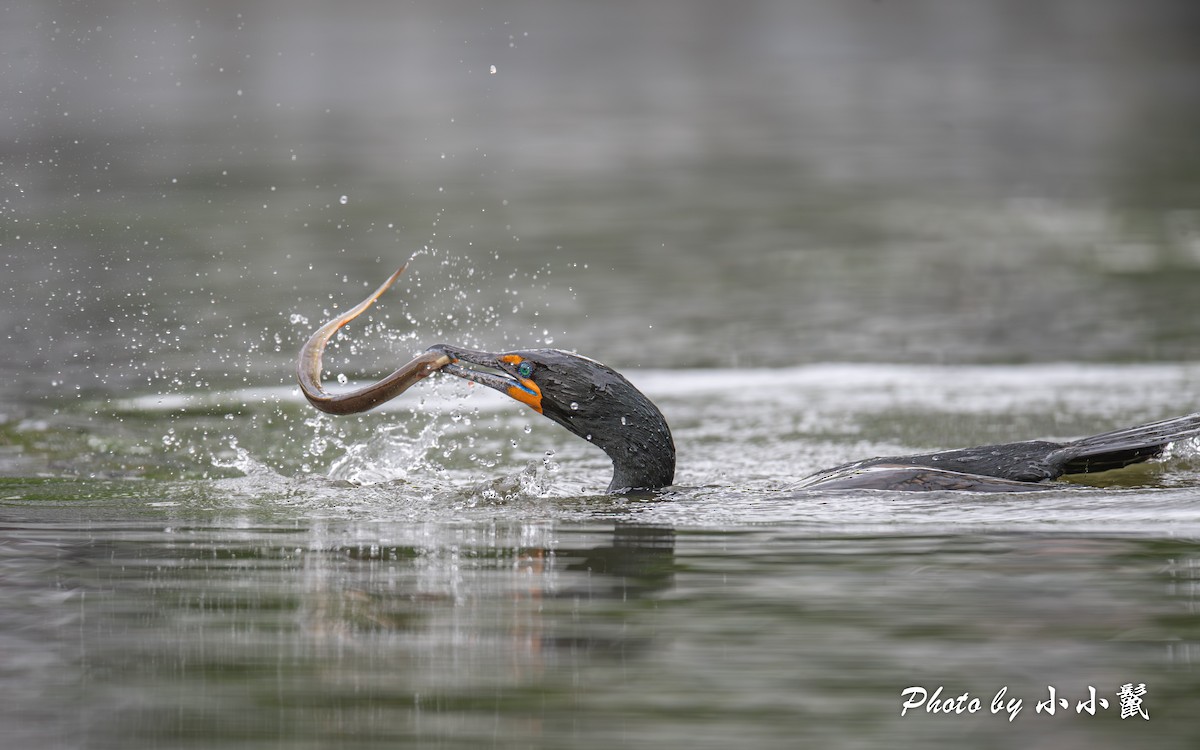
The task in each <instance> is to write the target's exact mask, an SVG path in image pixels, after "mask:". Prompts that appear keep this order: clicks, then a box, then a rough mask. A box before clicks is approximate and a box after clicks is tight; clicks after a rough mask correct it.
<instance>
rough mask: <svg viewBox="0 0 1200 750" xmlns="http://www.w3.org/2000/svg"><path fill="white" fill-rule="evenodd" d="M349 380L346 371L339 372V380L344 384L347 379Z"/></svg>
mask: <svg viewBox="0 0 1200 750" xmlns="http://www.w3.org/2000/svg"><path fill="white" fill-rule="evenodd" d="M349 380H350V379H349V378H347V377H346V373H344V372H339V373H338V376H337V382H339V383H341V384H342V385H345V384H346V383H347V381H349Z"/></svg>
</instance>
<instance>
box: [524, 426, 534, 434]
mask: <svg viewBox="0 0 1200 750" xmlns="http://www.w3.org/2000/svg"><path fill="white" fill-rule="evenodd" d="M531 432H533V428H532V427H530V426H529V425H525V434H526V435H528V434H529V433H531Z"/></svg>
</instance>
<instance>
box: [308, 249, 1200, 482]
mask: <svg viewBox="0 0 1200 750" xmlns="http://www.w3.org/2000/svg"><path fill="white" fill-rule="evenodd" d="M403 271H404V268H403V267H402V268H401V269H400V270H399V271H397V272H396V273H395V274H393V275H392V276H391V278H389V279H388V280H387V281H386V282H384V284H383V285H382V286H381V287H379V289H377V290H376V291H375V292H374V293H373V294H372V295H371V296H370V297H368V298H367V299H365V300H363V301H362V302H361V303H359V304H358V305H357V306H356V307H354V308H352V309H351V310H349V311H347V312H345V313H343V314H341V315H339V316H337V317H336V318H334V319H333V320H331V321H329V322H328V323H326V324H325V325H324V326H322V327H321V328H320V329H318V330H317V332H316V333H314V334H313V335H312V337H311V338H310V339H309V340H308V342H307V343H306V344H305V345H304V347H303V348H302V349H301V351H300V361H299V367H298V375H299V380H300V389H301V391H303V393H304V395H305V397H306V398H307V399H308V400H309V402H311V403H312V405H313V406H315V407H316V408H318V409H320V410H321V411H325V412H329V413H331V414H353V413H357V412H363V411H367V410H368V409H371V408H373V407H375V406H378V405H379V404H381V403H383V402H384V401H387V400H388V399H391V398H394V397H395V396H398V395H399V394H400V393H402V392H403V391H404V390H406V389H407V388H408V387H409V386H411V385H413V384H414V383H416V382H417V381H419V380H421V379H422V378H425V377H428V376H429V375H431V374H433V373H434V372H443V373H446V374H449V375H456V376H458V377H460V378H465V379H467V380H470V381H473V382H475V383H479V384H481V385H485V386H488V387H489V388H493V389H495V390H497V391H500V392H501V393H504V394H506V395H508V396H510V397H511V398H513V399H515V400H517V401H520V402H521V403H523V404H525V405H527V406H529V407H530V408H531V409H533V410H534V411H536V412H537V413H539V414H541V415H543V416H546V417H548V418H550V419H551V420H553V421H555V422H557V423H558V424H560V425H562V426H563V427H565V428H567V429H568V430H570V431H571V432H572V433H574V434H575V435H578V436H579V437H581V438H583V439H584V440H587V441H588V442H590V443H592V444H594V445H596V446H597V447H599V448H601V449H602V450H603V451H604V452H605V453H607V454H608V456H609V458H611V459H612V462H613V478H612V482H611V483H610V484H609V486H608V491H609V492H625V491H630V490H656V489H660V488H662V487H666V486H668V485H670V484H671V483H672V482H673V481H674V479H675V444H674V442H673V441H672V439H671V430H670V428H669V427H668V426H667V421H666V419H664V418H663V415H662V412H660V411H659V410H658V407H656V406H655V405H654V404H653V403H652V402H651V401H650V399H648V398H646V396H645V395H643V394H642V392H641V391H639V390H638V389H637V388H634V387H633V385H631V384H630V382H629V381H628V380H626V379H625V378H624V376H622V375H621V374H620V373H619V372H617V371H616V370H613V369H612V368H611V367H608V366H606V365H602V364H600V363H599V362H596V361H595V360H591V359H588V358H587V357H582V356H580V355H578V354H572V353H570V352H564V351H560V350H558V349H527V350H517V351H510V352H502V353H491V352H482V351H474V350H471V349H461V348H458V347H454V346H449V345H446V344H438V345H436V346H432V347H430V348H429V349H428V350H426V351H425V353H423V354H421V355H420V356H418V357H417V358H415V359H414V360H412V361H411V362H409V363H408V364H407V365H404V366H403V367H401V368H400V369H398V370H396V371H395V372H393V373H392V374H391V375H389V376H388V377H386V378H384V379H383V380H380V381H378V382H377V383H373V384H371V385H368V386H366V387H363V388H360V389H358V390H354V391H350V392H347V393H342V394H338V395H330V394H328V393H326V392H325V391H324V390H323V389H322V388H321V382H320V376H321V355H322V353H323V352H324V349H325V344H326V342H327V341H328V340H329V339H330V338H331V337H332V336H333V334H334V333H335V332H336V331H337V330H338V329H339V328H341V327H342V326H344V325H345V324H346V323H349V322H350V321H351V320H353V319H354V318H355V317H357V316H358V315H359V314H361V313H362V312H363V311H364V310H366V309H367V308H368V307H370V306H371V304H372V303H373V302H374V301H375V300H376V299H378V298H379V296H380V295H381V294H383V292H384V291H386V290H387V289H388V287H390V286H391V285H392V283H393V282H395V280H396V279H397V278H398V277H399V276H400V274H401V273H403ZM1196 436H1200V413H1197V414H1190V415H1188V416H1184V417H1177V418H1175V419H1167V420H1163V421H1160V422H1152V423H1150V424H1145V425H1140V426H1138V427H1130V428H1127V429H1123V430H1116V431H1113V432H1106V433H1104V434H1101V435H1095V436H1093V437H1088V438H1083V439H1082V440H1074V441H1071V442H1066V443H1056V442H1049V441H1044V440H1034V441H1027V442H1020V443H1004V444H1000V445H984V446H979V447H976V448H966V449H962V450H953V451H943V452H939V453H926V454H921V455H915V456H897V457H885V458H870V459H866V460H864V461H857V462H854V463H850V464H845V465H844V466H838V467H835V468H832V469H828V470H826V471H822V472H818V473H817V474H814V475H812V476H810V477H808V478H807V479H804V480H802V481H801V482H800V484H799V485H798V486H797V489H875V490H968V491H976V492H1013V491H1026V490H1044V489H1047V486H1046V484H1045V482H1046V481H1047V480H1050V479H1055V478H1057V477H1060V476H1063V475H1068V474H1084V473H1089V472H1099V471H1107V470H1109V469H1118V468H1121V467H1124V466H1128V465H1130V464H1134V463H1138V462H1141V461H1145V460H1147V459H1150V458H1153V457H1155V456H1157V455H1159V454H1161V453H1162V452H1163V450H1165V449H1166V447H1167V446H1168V445H1170V444H1171V443H1173V442H1176V441H1179V440H1184V439H1188V438H1193V437H1196Z"/></svg>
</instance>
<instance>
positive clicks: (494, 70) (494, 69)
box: [238, 65, 496, 94]
mask: <svg viewBox="0 0 1200 750" xmlns="http://www.w3.org/2000/svg"><path fill="white" fill-rule="evenodd" d="M488 72H489V73H491V74H492V75H496V66H495V65H493V66H492V67H491V68H490V69H489V70H488ZM238 93H239V94H241V92H240V91H239V92H238Z"/></svg>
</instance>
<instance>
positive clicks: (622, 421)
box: [621, 417, 629, 425]
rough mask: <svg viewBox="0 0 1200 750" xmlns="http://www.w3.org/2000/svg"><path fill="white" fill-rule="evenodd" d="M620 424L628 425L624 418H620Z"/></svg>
mask: <svg viewBox="0 0 1200 750" xmlns="http://www.w3.org/2000/svg"><path fill="white" fill-rule="evenodd" d="M621 424H622V425H627V424H629V422H628V421H627V420H626V419H625V417H621Z"/></svg>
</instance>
